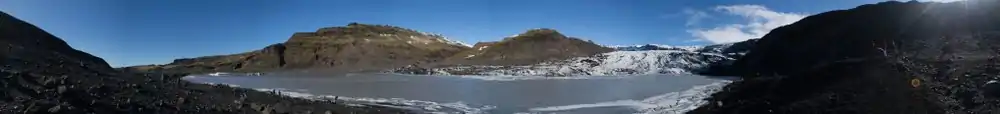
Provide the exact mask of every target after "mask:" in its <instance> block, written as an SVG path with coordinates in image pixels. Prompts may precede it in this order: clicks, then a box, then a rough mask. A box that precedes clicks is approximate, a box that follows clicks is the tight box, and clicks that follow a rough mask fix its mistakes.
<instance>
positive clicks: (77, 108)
mask: <svg viewBox="0 0 1000 114" xmlns="http://www.w3.org/2000/svg"><path fill="white" fill-rule="evenodd" d="M0 45H2V46H3V47H4V48H5V49H2V50H0V65H2V67H0V113H3V114H13V113H30V114H40V113H63V114H86V113H95V114H119V113H136V114H154V113H169V114H175V113H180V114H197V113H208V114H224V113H240V114H260V113H265V114H266V113H305V112H313V113H319V112H336V113H401V110H397V109H390V108H379V107H348V106H345V105H342V104H336V103H332V102H315V101H309V100H305V99H297V98H287V97H282V96H277V95H272V94H268V93H262V92H256V91H254V90H248V89H237V88H230V87H225V86H216V85H204V84H191V83H188V82H186V81H182V80H181V79H180V78H181V76H184V75H167V74H139V73H127V72H118V71H115V70H113V69H112V68H111V67H109V66H108V64H107V63H105V62H104V60H102V59H101V58H98V57H95V56H92V55H90V54H87V53H84V52H81V51H77V50H75V49H73V48H71V47H70V46H69V45H67V44H66V43H65V42H64V41H62V40H60V39H59V38H56V37H55V36H52V35H51V34H48V33H46V32H45V31H43V30H41V29H39V28H37V27H35V26H33V25H31V24H28V23H26V22H24V21H21V20H19V19H16V18H14V17H12V16H10V15H7V14H5V13H0ZM178 62H182V63H184V62H194V63H197V62H198V61H197V60H194V61H192V60H178ZM254 106H256V107H254ZM261 109H273V110H261Z"/></svg>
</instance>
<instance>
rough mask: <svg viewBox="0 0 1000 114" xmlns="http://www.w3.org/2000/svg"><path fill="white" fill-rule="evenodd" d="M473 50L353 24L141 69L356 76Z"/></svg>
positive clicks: (409, 33) (418, 34)
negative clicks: (314, 71) (261, 46)
mask: <svg viewBox="0 0 1000 114" xmlns="http://www.w3.org/2000/svg"><path fill="white" fill-rule="evenodd" d="M465 49H469V47H466V46H463V45H460V44H457V43H455V42H451V41H448V40H447V39H444V37H442V36H440V35H434V34H426V33H421V32H418V31H415V30H410V29H405V28H400V27H395V26H388V25H371V24H359V23H351V24H348V25H347V26H342V27H328V28H321V29H319V30H317V31H316V32H301V33H295V34H293V35H292V36H291V38H289V39H288V41H286V42H284V43H278V44H274V45H270V46H267V47H265V48H264V49H261V50H255V51H251V52H246V53H239V54H232V55H219V56H206V57H198V58H185V59H177V60H174V61H173V62H172V63H170V64H166V65H147V66H134V67H129V68H127V69H130V70H139V71H167V72H181V73H206V72H261V71H277V70H297V69H323V70H326V71H344V72H354V71H362V70H379V69H385V68H396V67H402V66H405V65H410V64H416V63H426V62H434V61H439V60H442V59H444V58H446V57H449V56H452V55H454V54H455V53H458V52H459V51H462V50H465Z"/></svg>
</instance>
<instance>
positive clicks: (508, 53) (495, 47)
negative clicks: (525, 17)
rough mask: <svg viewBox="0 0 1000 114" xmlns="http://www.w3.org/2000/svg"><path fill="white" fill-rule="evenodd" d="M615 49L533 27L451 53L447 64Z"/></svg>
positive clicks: (530, 60)
mask: <svg viewBox="0 0 1000 114" xmlns="http://www.w3.org/2000/svg"><path fill="white" fill-rule="evenodd" d="M613 50H614V49H611V48H607V47H603V46H600V45H597V44H594V43H593V42H588V41H583V40H580V39H578V38H572V37H567V36H565V35H563V34H561V33H559V32H558V31H556V30H553V29H545V28H542V29H532V30H528V31H527V32H524V33H521V34H518V35H516V36H513V37H507V38H505V39H503V40H501V41H497V42H482V43H477V44H476V46H474V47H473V48H471V49H467V50H465V51H462V52H460V53H458V54H455V55H454V56H451V57H448V58H447V59H446V60H445V61H444V62H443V64H447V65H529V64H536V63H541V62H544V61H548V60H562V59H569V58H572V57H584V56H591V55H595V54H600V53H606V52H611V51H613Z"/></svg>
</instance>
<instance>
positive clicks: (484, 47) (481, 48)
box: [476, 46, 490, 51]
mask: <svg viewBox="0 0 1000 114" xmlns="http://www.w3.org/2000/svg"><path fill="white" fill-rule="evenodd" d="M488 47H490V46H483V47H479V48H478V49H476V50H479V51H482V50H483V49H486V48H488Z"/></svg>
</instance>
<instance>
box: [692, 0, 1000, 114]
mask: <svg viewBox="0 0 1000 114" xmlns="http://www.w3.org/2000/svg"><path fill="white" fill-rule="evenodd" d="M996 44H1000V1H995V0H967V1H960V2H952V3H920V2H905V3H904V2H897V1H887V2H881V3H878V4H867V5H862V6H858V7H855V8H852V9H848V10H836V11H830V12H825V13H821V14H816V15H813V16H809V17H806V18H804V19H802V20H800V21H798V22H795V23H793V24H791V25H787V26H783V27H779V28H777V29H774V30H772V31H771V32H770V33H768V34H767V35H765V36H764V37H763V38H761V39H760V40H759V41H758V42H757V43H756V45H755V46H754V47H753V48H752V49H750V52H749V53H747V54H746V56H744V57H742V58H740V59H738V60H737V61H736V62H734V63H733V64H731V66H730V67H729V69H727V70H725V71H712V72H716V73H715V74H718V75H729V76H741V77H743V79H742V80H741V81H736V82H734V83H732V84H730V85H727V86H726V87H725V88H724V89H722V90H723V91H721V92H718V93H716V94H714V95H713V96H712V97H711V98H709V99H707V100H708V104H706V105H703V106H701V107H699V108H698V109H695V110H694V111H692V112H689V113H693V114H719V113H789V114H798V113H836V114H843V113H875V114H928V113H929V114H944V113H998V112H1000V84H998V83H996V82H997V80H998V79H1000V72H998V71H1000V67H998V66H1000V64H998V63H1000V57H998V56H997V55H1000V52H998V51H997V50H1000V46H997V45H996Z"/></svg>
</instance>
